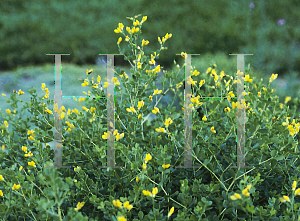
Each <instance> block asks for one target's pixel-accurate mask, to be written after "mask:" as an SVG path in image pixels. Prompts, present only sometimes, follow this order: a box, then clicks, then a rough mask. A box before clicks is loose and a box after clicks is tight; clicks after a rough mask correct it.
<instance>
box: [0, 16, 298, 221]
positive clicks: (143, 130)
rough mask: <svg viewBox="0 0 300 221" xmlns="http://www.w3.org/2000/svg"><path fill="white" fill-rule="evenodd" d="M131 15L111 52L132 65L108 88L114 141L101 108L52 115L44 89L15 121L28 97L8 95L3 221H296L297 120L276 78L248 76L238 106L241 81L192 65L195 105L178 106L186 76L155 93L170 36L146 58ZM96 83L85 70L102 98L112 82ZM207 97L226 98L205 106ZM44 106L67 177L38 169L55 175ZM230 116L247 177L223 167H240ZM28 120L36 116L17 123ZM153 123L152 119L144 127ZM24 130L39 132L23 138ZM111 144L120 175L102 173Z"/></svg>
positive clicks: (168, 79)
mask: <svg viewBox="0 0 300 221" xmlns="http://www.w3.org/2000/svg"><path fill="white" fill-rule="evenodd" d="M138 17H139V16H135V17H134V18H128V19H129V20H131V21H132V22H133V27H126V31H125V30H124V25H123V24H122V23H119V26H118V28H116V29H115V33H118V34H122V35H123V36H124V37H125V41H126V42H127V43H128V44H129V47H130V49H131V50H132V54H125V53H124V50H121V47H120V45H121V43H122V40H123V39H122V37H119V39H118V42H117V44H118V47H119V50H120V53H123V54H124V57H125V60H127V61H128V62H129V63H130V64H131V66H132V69H131V75H132V77H131V78H129V77H128V75H127V74H126V73H125V72H124V71H121V70H120V69H118V68H117V69H116V70H115V76H117V77H114V78H113V79H111V81H112V82H113V83H114V87H115V96H116V99H115V125H111V127H113V128H114V133H113V134H111V133H109V131H108V130H107V126H106V125H107V107H106V103H107V100H106V99H93V100H89V99H85V98H80V99H79V102H83V101H84V102H85V103H84V105H83V106H82V110H77V109H76V108H75V109H73V110H70V109H68V110H66V109H65V108H64V106H61V107H58V106H57V104H56V105H54V102H53V100H51V99H49V94H50V92H49V90H48V88H46V85H45V84H44V83H42V86H41V89H42V90H43V91H45V95H44V96H41V97H37V95H36V90H35V89H34V88H31V89H30V90H29V91H28V92H29V93H30V94H31V95H32V98H31V101H30V102H29V103H25V104H24V105H23V107H22V110H21V112H20V113H18V112H17V111H12V110H14V109H16V108H17V107H18V102H22V101H21V100H20V98H17V96H18V97H20V96H22V94H24V92H23V91H21V90H20V91H19V92H16V91H14V92H13V93H12V94H11V95H10V99H8V100H7V102H9V103H10V104H11V108H12V110H10V109H7V110H6V114H3V113H1V115H2V117H3V118H4V119H5V120H4V122H3V123H2V124H1V125H0V130H1V139H0V142H1V146H2V150H3V151H0V159H1V172H0V216H1V217H2V218H3V220H19V219H20V220H118V221H124V220H177V221H179V220H296V219H298V218H299V217H300V211H299V206H300V202H299V201H300V197H299V196H298V195H300V188H299V185H298V188H297V184H298V182H299V180H300V178H299V176H298V174H299V165H300V162H299V146H298V138H299V128H300V126H299V122H298V120H299V114H296V113H295V108H293V109H290V106H289V105H288V102H289V101H290V99H291V98H287V99H286V102H285V103H284V104H282V103H279V102H278V97H277V96H276V97H273V96H272V93H273V92H274V89H272V88H271V83H272V82H273V81H274V80H275V79H276V78H277V74H275V75H274V74H272V76H271V77H270V79H269V84H268V85H263V84H262V82H261V81H259V80H258V79H256V78H255V77H252V76H250V75H249V74H248V73H249V71H250V66H248V70H246V71H245V77H244V78H243V79H244V80H245V91H246V92H244V93H243V95H244V99H243V100H242V102H241V103H240V102H238V101H236V102H235V101H234V98H236V97H237V92H236V91H237V90H236V85H237V84H238V83H240V82H239V81H238V80H237V79H234V78H235V76H231V75H230V74H229V73H224V71H220V73H219V74H218V72H219V70H218V69H217V65H216V64H212V65H211V66H209V67H208V69H207V70H200V71H198V70H196V68H195V67H192V76H191V77H190V78H189V80H188V84H191V85H193V91H192V97H191V98H190V99H191V102H192V104H191V105H190V106H189V107H183V105H184V99H183V92H182V91H180V88H182V85H183V82H184V76H181V75H180V71H181V69H182V67H181V68H180V66H179V65H178V71H177V72H175V71H164V79H163V85H164V89H163V90H158V89H157V88H156V86H155V81H156V79H157V73H158V72H160V70H161V69H162V67H160V66H157V67H155V62H156V59H158V58H159V54H160V52H161V50H165V49H167V48H166V47H164V44H165V42H166V41H167V40H169V39H170V38H171V37H172V34H169V33H167V34H166V35H165V36H164V37H162V38H160V37H158V41H159V43H160V45H161V47H160V49H159V50H157V51H156V52H154V53H151V55H150V56H147V55H145V54H144V52H143V49H144V47H146V46H147V45H148V44H149V41H147V40H145V39H142V38H141V37H140V34H141V33H142V32H141V28H142V25H143V24H144V22H145V21H146V20H147V16H144V17H143V18H142V20H140V21H139V20H137V18H138ZM182 56H183V57H184V58H186V56H187V54H186V53H183V52H182ZM185 65H186V64H184V66H185ZM153 67H155V68H153ZM93 74H94V73H93V70H87V77H86V79H85V80H84V81H83V83H82V86H83V87H88V88H90V90H91V91H88V95H89V96H91V95H94V96H100V97H105V95H106V93H105V91H104V89H105V88H107V87H108V85H109V83H108V82H105V83H104V86H103V87H101V86H100V82H101V77H100V76H99V75H98V76H97V78H96V79H95V80H94V77H91V76H93ZM236 75H242V76H244V73H243V72H241V71H238V72H237V73H236ZM90 78H91V79H90ZM109 80H110V79H109ZM119 81H121V82H122V84H123V85H124V90H123V91H121V88H120V87H119V85H120V82H119ZM165 85H167V86H166V89H165ZM169 90H171V91H173V92H174V98H173V101H172V102H173V103H174V101H175V100H176V99H179V100H180V105H182V108H183V109H182V111H181V113H178V112H175V107H172V104H169V106H168V107H167V108H165V109H164V108H162V107H161V105H160V104H159V101H160V99H161V98H162V96H165V93H166V92H167V91H169ZM85 94H86V92H85ZM177 96H178V97H177ZM208 96H211V97H222V99H205V98H204V97H208ZM294 102H298V100H294ZM52 107H54V113H57V114H58V115H59V117H60V120H61V122H62V141H63V142H62V146H61V147H62V162H63V165H64V166H71V168H46V167H48V166H53V165H54V164H53V159H54V151H55V150H52V149H51V148H50V146H49V145H48V143H49V142H51V141H53V140H54V139H53V131H52V129H53V128H54V129H55V121H54V117H53V115H54V113H53V112H52V111H51V108H52ZM185 108H188V110H190V111H191V114H192V138H193V139H192V144H193V151H192V157H193V158H192V159H193V166H198V167H199V168H177V167H178V166H183V158H184V152H185V151H184V144H185V135H184V128H185V121H184V111H185ZM238 109H244V110H245V112H246V116H245V122H246V123H245V124H246V125H245V149H244V152H245V159H246V166H251V167H252V168H231V166H233V165H235V163H236V146H237V145H236V144H237V142H236V134H237V131H236V125H237V121H236V116H237V110H238ZM26 110H27V111H29V112H30V113H31V115H32V117H31V118H30V119H29V118H27V119H25V120H24V119H22V115H23V113H24V112H25V111H26ZM199 111H200V112H201V113H202V114H203V116H200V115H199V114H198V112H199ZM150 114H155V115H156V116H157V118H155V119H153V120H152V121H151V123H146V119H147V118H148V117H149V115H150ZM29 122H32V123H34V124H35V125H36V126H37V128H35V129H31V128H30V126H29ZM111 136H113V138H114V148H115V152H114V155H115V165H116V166H122V168H99V167H100V166H105V165H106V163H107V158H106V154H107V153H106V144H107V141H108V139H109V138H111ZM299 220H300V219H299Z"/></svg>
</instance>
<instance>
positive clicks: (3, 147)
mask: <svg viewBox="0 0 300 221" xmlns="http://www.w3.org/2000/svg"><path fill="white" fill-rule="evenodd" d="M2 133H3V130H2ZM2 150H5V145H4V144H3V145H2Z"/></svg>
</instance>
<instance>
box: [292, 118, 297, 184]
mask: <svg viewBox="0 0 300 221" xmlns="http://www.w3.org/2000/svg"><path fill="white" fill-rule="evenodd" d="M294 120H295V119H294ZM296 187H297V181H294V182H293V186H292V189H293V190H295V189H296Z"/></svg>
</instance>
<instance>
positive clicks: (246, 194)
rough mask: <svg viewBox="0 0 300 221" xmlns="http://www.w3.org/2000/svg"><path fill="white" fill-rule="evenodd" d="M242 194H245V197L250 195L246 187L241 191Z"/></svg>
mask: <svg viewBox="0 0 300 221" xmlns="http://www.w3.org/2000/svg"><path fill="white" fill-rule="evenodd" d="M242 194H243V195H244V196H247V197H248V196H250V193H248V189H247V188H246V189H244V190H243V191H242Z"/></svg>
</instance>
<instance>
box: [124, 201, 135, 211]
mask: <svg viewBox="0 0 300 221" xmlns="http://www.w3.org/2000/svg"><path fill="white" fill-rule="evenodd" d="M123 206H124V207H125V208H126V209H128V210H129V211H130V210H131V209H132V207H133V206H132V205H130V204H129V201H126V202H125V203H124V205H123Z"/></svg>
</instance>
